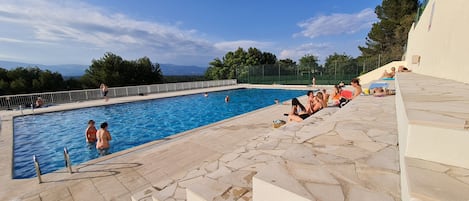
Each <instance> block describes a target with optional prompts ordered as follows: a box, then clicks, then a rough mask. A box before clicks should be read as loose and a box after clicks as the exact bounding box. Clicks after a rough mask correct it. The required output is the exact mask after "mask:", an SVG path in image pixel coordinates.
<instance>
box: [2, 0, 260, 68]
mask: <svg viewBox="0 0 469 201" xmlns="http://www.w3.org/2000/svg"><path fill="white" fill-rule="evenodd" d="M180 24H181V23H180V22H175V24H163V23H158V22H153V21H144V20H136V19H133V18H131V17H129V16H126V15H124V14H121V13H112V12H108V11H106V10H104V9H102V8H98V7H95V6H92V5H89V4H86V3H83V2H78V1H47V0H18V1H16V0H5V1H3V2H2V6H1V7H0V29H2V30H11V31H8V32H5V33H2V34H0V45H2V44H3V45H5V46H9V47H11V48H10V49H8V51H7V50H6V49H4V50H0V59H8V58H12V57H29V58H31V59H32V60H33V58H41V59H39V61H36V62H45V63H60V62H62V63H63V62H64V61H57V62H54V61H53V60H54V59H55V60H60V59H63V60H68V61H71V62H78V63H80V61H82V63H83V62H86V63H89V62H90V60H91V59H92V58H96V57H101V56H102V55H103V54H104V53H105V52H108V51H111V52H114V53H116V54H119V55H121V56H123V57H130V58H129V59H133V58H136V57H142V56H148V57H150V58H152V60H153V59H155V58H156V61H157V62H171V63H178V64H206V63H208V61H209V60H210V59H213V58H214V57H215V56H218V55H220V54H223V53H224V52H226V51H232V50H235V49H236V48H237V47H243V48H247V47H249V46H256V47H266V46H268V44H269V43H266V42H258V41H252V40H239V41H222V42H218V43H216V42H211V41H209V40H207V39H204V38H203V37H201V36H200V35H203V34H200V35H198V31H197V30H195V29H181V28H180V27H179V26H180ZM14 54H16V55H20V54H21V56H13V55H14ZM2 55H4V56H2ZM7 55H9V56H7ZM51 55H55V56H54V57H53V58H51V59H49V60H47V59H46V58H47V57H51ZM72 55H73V56H72ZM80 57H81V58H84V59H82V60H79V59H77V58H80ZM184 59H186V61H183V60H184ZM83 60H84V61H83ZM175 61H178V62H175Z"/></svg>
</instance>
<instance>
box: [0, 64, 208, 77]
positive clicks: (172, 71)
mask: <svg viewBox="0 0 469 201" xmlns="http://www.w3.org/2000/svg"><path fill="white" fill-rule="evenodd" d="M35 66H37V67H39V68H40V69H43V70H46V69H47V70H50V71H52V72H59V73H60V74H62V76H64V77H77V76H82V75H83V74H85V70H86V69H87V68H88V67H89V66H88V65H80V64H61V65H43V64H28V63H21V62H13V61H0V67H1V68H6V69H12V68H16V67H35ZM160 67H161V71H162V72H163V75H169V76H170V75H203V74H204V73H205V70H206V68H204V67H200V66H185V65H175V64H160Z"/></svg>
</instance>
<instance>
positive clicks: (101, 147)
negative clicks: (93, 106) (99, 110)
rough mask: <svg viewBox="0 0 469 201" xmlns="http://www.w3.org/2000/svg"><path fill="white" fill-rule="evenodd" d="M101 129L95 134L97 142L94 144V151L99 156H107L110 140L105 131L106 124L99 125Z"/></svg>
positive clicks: (108, 134) (107, 132) (109, 135)
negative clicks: (96, 151)
mask: <svg viewBox="0 0 469 201" xmlns="http://www.w3.org/2000/svg"><path fill="white" fill-rule="evenodd" d="M100 127H101V129H99V130H98V132H97V133H96V137H97V138H98V141H97V142H96V149H98V151H99V155H100V156H104V155H107V154H109V147H110V146H109V141H111V140H112V138H111V134H110V133H109V131H108V130H107V127H108V124H107V122H104V123H102V124H101V126H100Z"/></svg>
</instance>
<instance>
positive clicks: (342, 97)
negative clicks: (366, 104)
mask: <svg viewBox="0 0 469 201" xmlns="http://www.w3.org/2000/svg"><path fill="white" fill-rule="evenodd" d="M350 84H351V86H352V87H353V88H354V91H353V92H352V91H349V90H345V89H343V86H344V85H342V86H341V85H335V86H334V88H333V91H332V93H331V94H328V93H326V89H323V90H322V91H319V92H317V93H316V95H315V94H314V92H313V91H308V92H307V96H308V100H307V103H306V106H304V105H303V104H301V103H300V101H299V100H298V99H297V98H293V99H292V108H291V111H290V113H289V114H288V120H289V121H296V122H300V121H303V120H304V119H306V118H308V117H309V116H311V115H312V114H314V113H316V112H317V111H319V110H321V109H323V108H325V107H327V106H328V102H329V98H331V99H332V106H341V103H343V102H344V101H345V102H348V101H350V100H352V99H353V98H355V97H357V96H359V95H360V94H361V93H362V88H361V85H360V80H359V79H358V78H354V79H352V81H351V83H350Z"/></svg>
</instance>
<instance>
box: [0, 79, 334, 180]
mask: <svg viewBox="0 0 469 201" xmlns="http://www.w3.org/2000/svg"><path fill="white" fill-rule="evenodd" d="M321 87H330V86H321ZM242 88H262V89H292V90H308V89H312V88H311V87H309V86H305V85H250V84H238V85H232V86H222V87H212V88H203V89H191V90H182V91H175V92H166V93H158V94H149V95H147V96H130V97H119V98H113V99H110V101H109V102H103V100H93V101H83V102H76V103H65V104H60V105H56V106H52V107H47V108H41V109H35V110H23V111H18V110H14V111H7V112H6V113H7V114H1V115H0V117H1V127H0V129H1V130H0V143H2V142H3V143H4V144H5V146H2V147H1V148H0V150H3V149H5V150H4V151H1V152H0V158H2V159H6V160H7V161H9V163H8V164H6V168H5V167H2V166H5V164H2V165H1V166H0V178H1V180H2V181H5V180H7V181H8V180H9V181H19V180H28V181H29V180H36V177H33V178H24V179H14V178H13V175H14V174H13V163H14V161H13V160H14V157H13V153H14V150H13V148H14V147H13V118H14V117H17V116H24V115H35V114H44V113H51V112H59V111H67V110H75V109H82V108H89V107H99V106H105V105H116V104H123V103H130V102H138V101H147V100H154V99H161V98H169V97H176V96H183V95H191V94H199V93H204V92H217V91H225V90H233V89H242ZM316 89H317V88H316ZM72 104H76V105H75V106H70V105H72ZM62 106H65V107H62ZM273 106H275V105H271V106H267V107H263V108H260V109H257V110H253V111H251V112H247V113H243V114H240V115H237V116H234V117H231V118H228V119H224V120H221V121H217V122H214V123H211V124H208V125H205V126H201V127H197V128H194V129H191V130H188V131H184V132H181V133H177V134H174V135H171V136H168V137H165V138H163V139H160V140H155V141H151V142H148V143H145V144H142V145H138V146H135V147H132V148H129V149H125V150H121V151H118V152H115V153H112V154H110V155H107V156H103V157H99V158H96V159H92V160H89V161H86V162H83V163H80V164H75V165H74V164H72V165H73V167H72V169H74V170H76V169H79V168H81V167H84V166H87V165H90V164H96V163H100V162H102V161H106V160H109V159H113V158H118V157H120V156H123V155H126V154H129V153H132V152H135V151H143V150H146V149H149V148H151V147H153V146H160V145H163V144H167V143H170V142H173V141H176V140H179V139H181V138H183V137H187V136H189V135H190V134H191V133H195V132H197V131H200V130H203V129H206V128H210V127H213V126H217V125H220V124H223V123H225V122H228V121H232V120H234V119H238V118H242V117H244V116H246V115H250V114H253V113H256V112H259V111H262V110H266V109H268V108H270V107H273ZM2 112H4V111H2ZM3 161H5V160H3ZM39 162H40V163H41V161H39ZM64 170H65V168H62V169H59V170H56V171H53V172H51V173H54V172H64ZM6 172H9V173H6ZM47 174H49V173H47Z"/></svg>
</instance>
